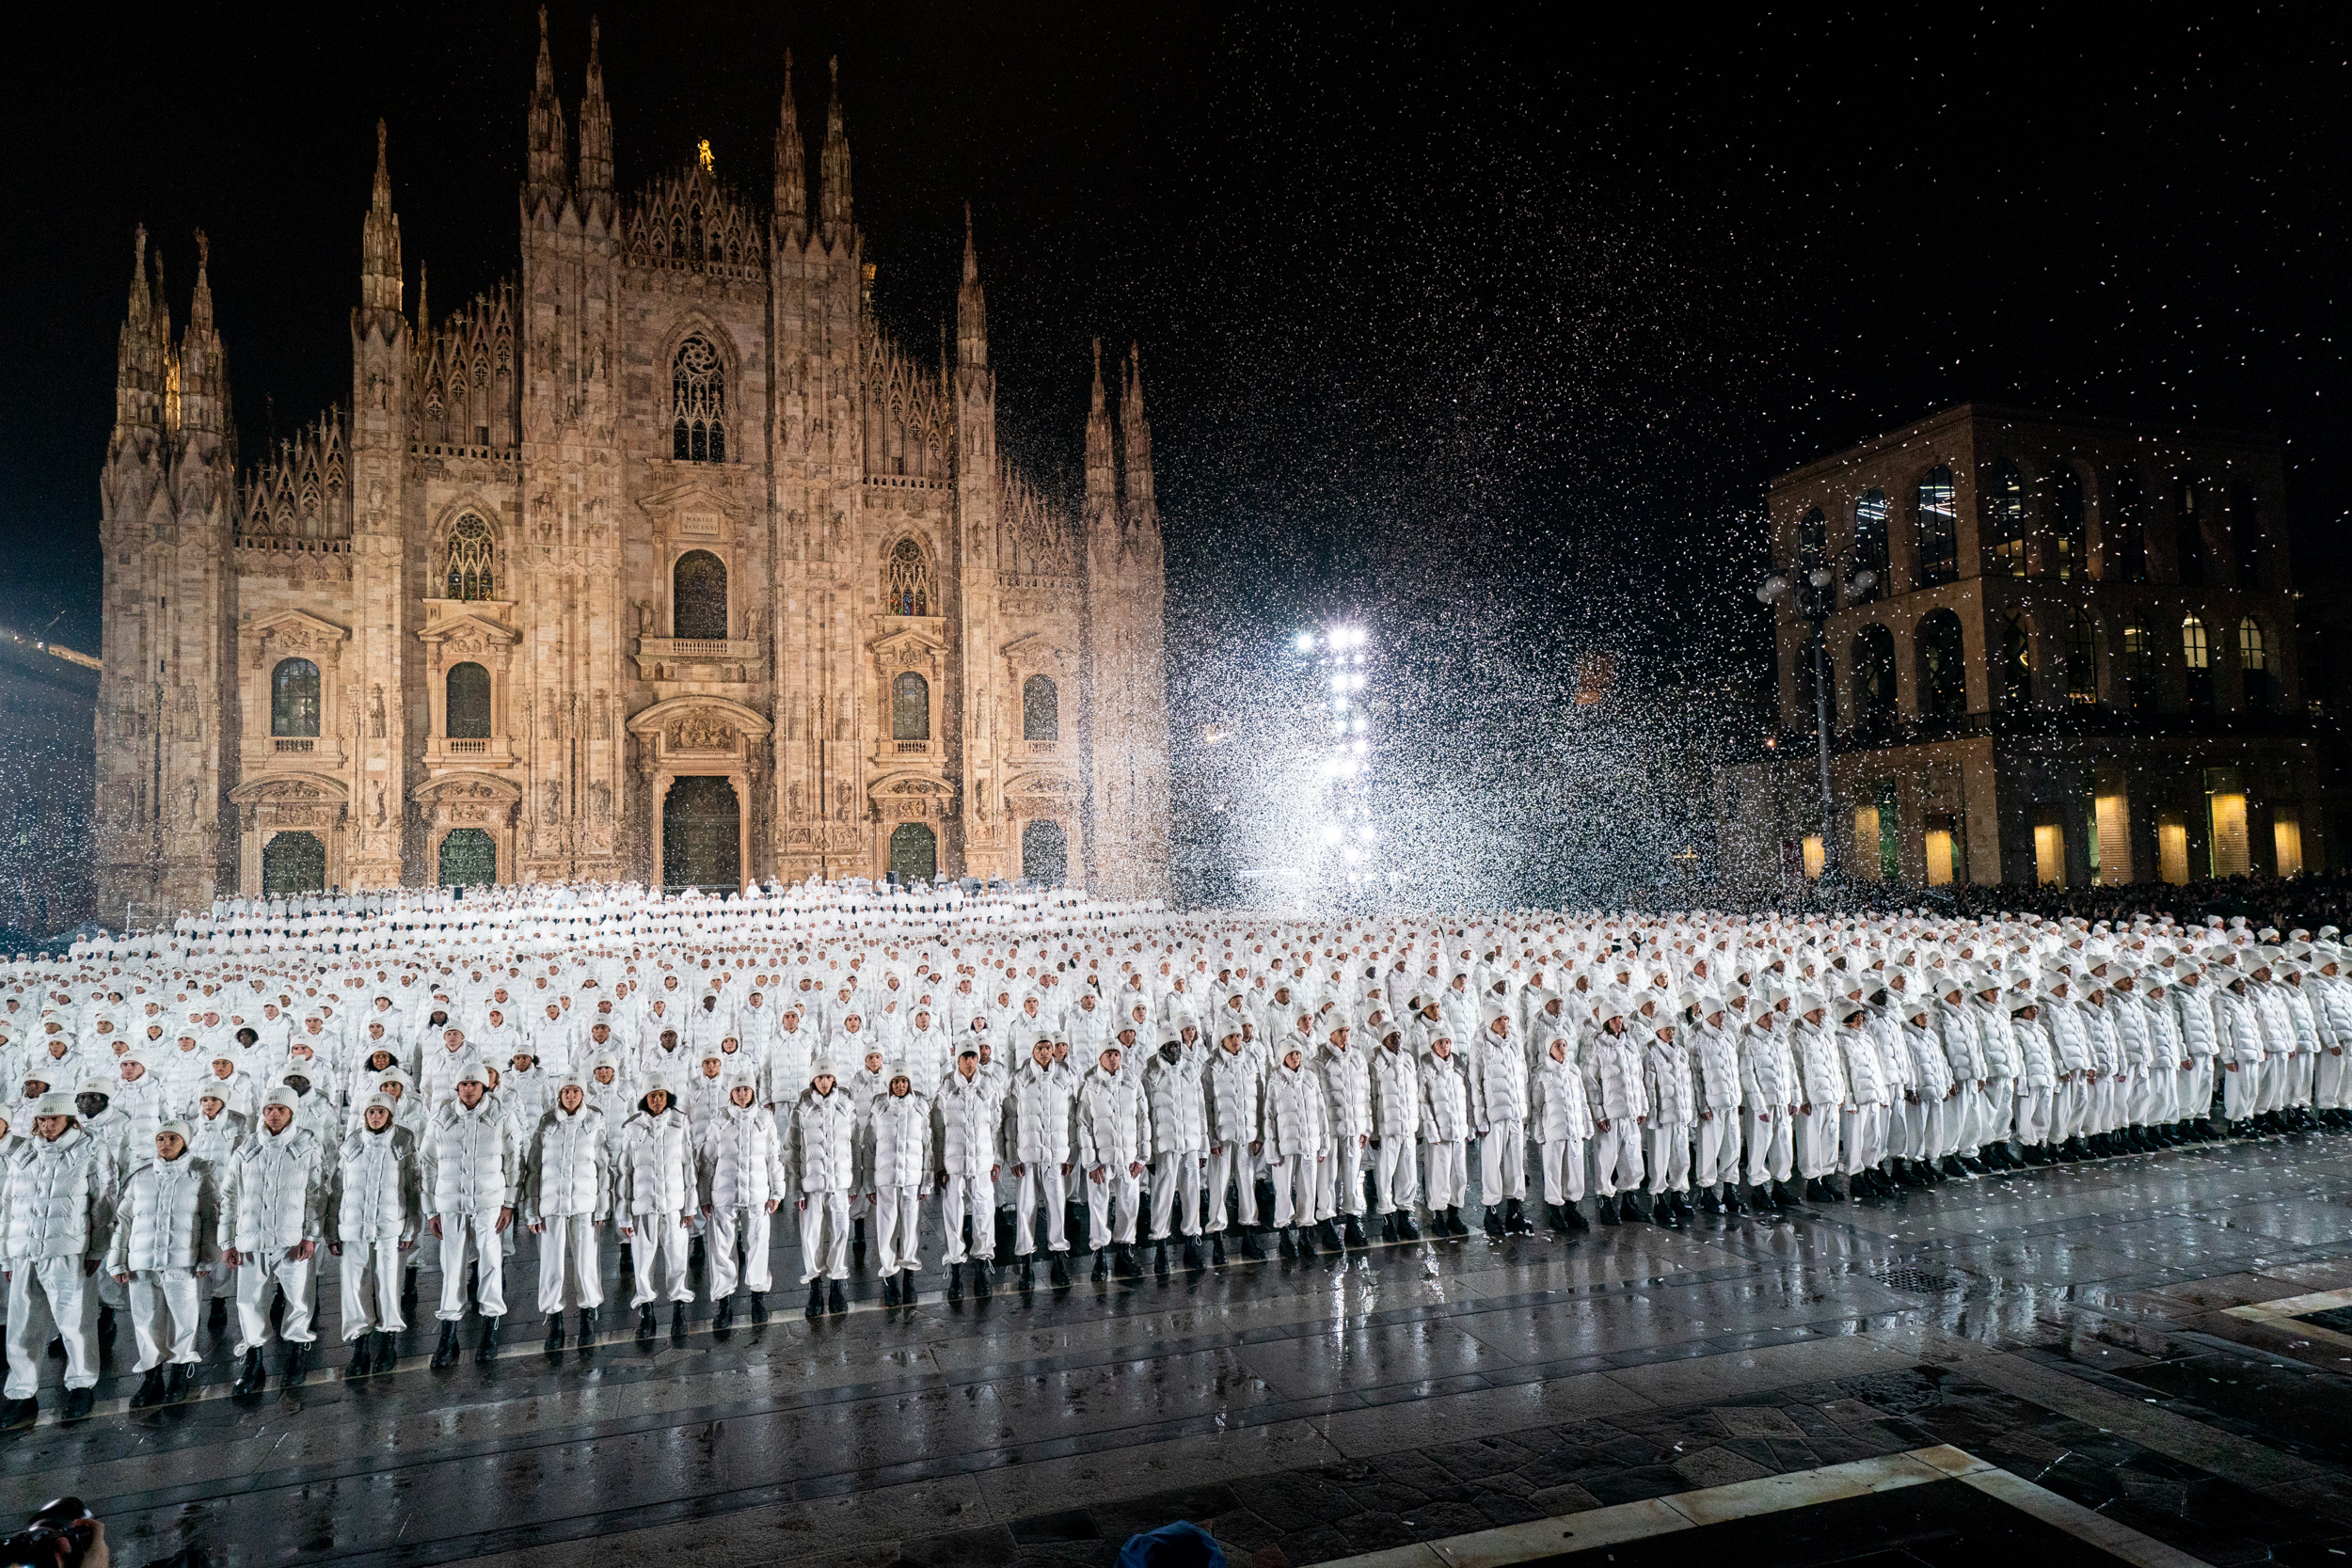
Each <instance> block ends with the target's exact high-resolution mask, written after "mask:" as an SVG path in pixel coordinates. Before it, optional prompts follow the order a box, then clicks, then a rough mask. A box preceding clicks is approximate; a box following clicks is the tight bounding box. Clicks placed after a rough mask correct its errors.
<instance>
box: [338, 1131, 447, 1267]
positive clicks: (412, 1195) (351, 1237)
mask: <svg viewBox="0 0 2352 1568" xmlns="http://www.w3.org/2000/svg"><path fill="white" fill-rule="evenodd" d="M416 1154H417V1150H416V1142H415V1140H414V1139H412V1138H410V1137H409V1135H408V1134H407V1132H405V1131H404V1130H403V1129H402V1128H401V1127H400V1125H399V1124H398V1123H396V1122H395V1123H392V1124H390V1125H388V1126H387V1127H386V1128H385V1129H384V1131H383V1132H369V1131H368V1129H367V1127H366V1126H365V1125H364V1124H362V1125H360V1126H358V1127H355V1128H353V1129H352V1130H351V1131H350V1132H348V1133H346V1134H344V1137H343V1146H342V1153H341V1155H340V1156H339V1157H338V1159H337V1162H336V1168H335V1193H334V1196H333V1198H332V1200H331V1201H329V1203H328V1204H327V1206H326V1239H327V1240H328V1241H330V1242H338V1243H352V1244H354V1245H365V1244H367V1243H373V1242H412V1241H415V1240H416V1238H417V1232H418V1231H420V1230H421V1229H422V1228H423V1227H424V1195H423V1189H422V1186H421V1182H420V1180H419V1177H418V1172H417V1158H416Z"/></svg>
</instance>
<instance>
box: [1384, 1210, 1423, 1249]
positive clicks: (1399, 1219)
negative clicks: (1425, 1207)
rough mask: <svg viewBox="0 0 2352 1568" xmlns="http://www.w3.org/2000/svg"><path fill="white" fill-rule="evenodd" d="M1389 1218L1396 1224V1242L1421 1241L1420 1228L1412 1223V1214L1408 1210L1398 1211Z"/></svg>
mask: <svg viewBox="0 0 2352 1568" xmlns="http://www.w3.org/2000/svg"><path fill="white" fill-rule="evenodd" d="M1390 1218H1391V1220H1393V1221H1394V1222H1395V1224H1396V1239H1397V1240H1398V1241H1400V1242H1418V1241H1420V1240H1421V1227H1419V1226H1417V1225H1415V1224H1414V1223H1413V1212H1412V1211H1411V1210H1410V1209H1399V1210H1398V1211H1397V1212H1395V1213H1394V1214H1392V1215H1391V1216H1390Z"/></svg>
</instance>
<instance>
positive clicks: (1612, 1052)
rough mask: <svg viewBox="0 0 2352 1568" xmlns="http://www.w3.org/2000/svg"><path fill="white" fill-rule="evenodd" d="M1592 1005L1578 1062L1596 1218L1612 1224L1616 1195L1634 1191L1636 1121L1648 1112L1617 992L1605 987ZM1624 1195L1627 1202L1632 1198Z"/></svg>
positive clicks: (1637, 1185) (1636, 1049)
mask: <svg viewBox="0 0 2352 1568" xmlns="http://www.w3.org/2000/svg"><path fill="white" fill-rule="evenodd" d="M1597 1010H1598V1012H1599V1015H1600V1027H1599V1028H1597V1029H1596V1030H1594V1031H1593V1034H1592V1037H1591V1038H1589V1039H1587V1040H1586V1041H1585V1042H1584V1052H1583V1059H1582V1060H1581V1062H1580V1063H1579V1064H1578V1068H1579V1070H1580V1071H1581V1074H1582V1076H1583V1079H1584V1094H1585V1101H1586V1103H1587V1104H1588V1105H1589V1106H1590V1107H1591V1109H1592V1112H1593V1186H1594V1189H1595V1191H1597V1193H1598V1194H1599V1195H1600V1202H1599V1204H1598V1205H1597V1208H1598V1212H1599V1219H1600V1223H1601V1224H1603V1225H1616V1224H1618V1223H1619V1222H1620V1220H1621V1219H1622V1218H1623V1214H1622V1213H1621V1212H1620V1210H1619V1207H1618V1203H1617V1195H1618V1194H1620V1193H1634V1192H1638V1191H1639V1190H1640V1189H1641V1185H1642V1123H1643V1121H1644V1120H1645V1118H1646V1117H1648V1116H1649V1092H1648V1089H1647V1087H1646V1085H1645V1082H1644V1071H1643V1068H1644V1063H1643V1059H1642V1047H1641V1044H1640V1042H1639V1041H1638V1040H1636V1039H1635V1038H1634V1037H1633V1031H1632V1030H1631V1029H1629V1028H1628V1027H1627V1026H1626V1017H1625V1002H1624V997H1623V995H1622V993H1619V992H1612V993H1610V996H1609V999H1608V1000H1606V1001H1604V1002H1603V1003H1602V1004H1601V1005H1600V1006H1599V1008H1598V1009H1597ZM1626 1201H1627V1206H1628V1207H1630V1205H1631V1203H1632V1199H1631V1198H1628V1199H1627V1200H1626ZM1634 1217H1635V1218H1637V1219H1638V1218H1640V1215H1639V1214H1638V1213H1636V1214H1635V1215H1634Z"/></svg>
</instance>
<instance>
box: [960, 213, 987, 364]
mask: <svg viewBox="0 0 2352 1568" xmlns="http://www.w3.org/2000/svg"><path fill="white" fill-rule="evenodd" d="M956 363H957V364H959V365H969V366H972V367H973V368H975V369H977V368H978V367H979V366H982V365H985V364H987V363H988V298H987V296H986V295H985V294H983V293H981V292H980V253H979V249H978V247H977V246H976V245H974V244H973V243H972V203H970V202H969V201H967V202H965V203H964V204H963V287H962V288H961V289H960V290H958V291H957V292H956Z"/></svg>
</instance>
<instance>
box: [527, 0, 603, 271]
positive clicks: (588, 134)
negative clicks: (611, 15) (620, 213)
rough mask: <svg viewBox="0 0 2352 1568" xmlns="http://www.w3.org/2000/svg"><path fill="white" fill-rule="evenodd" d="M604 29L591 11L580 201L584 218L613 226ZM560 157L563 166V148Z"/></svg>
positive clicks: (582, 118) (582, 115)
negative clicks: (603, 53)
mask: <svg viewBox="0 0 2352 1568" xmlns="http://www.w3.org/2000/svg"><path fill="white" fill-rule="evenodd" d="M602 32H603V28H602V26H601V24H599V23H598V22H597V20H596V17H595V16H594V15H593V14H591V15H590V17H589V18H588V90H587V91H586V93H585V94H584V95H582V97H581V98H580V207H581V209H582V210H581V213H580V216H581V217H582V218H583V219H586V220H588V221H592V222H593V221H595V220H596V219H597V218H599V217H600V218H601V219H602V220H603V221H604V224H605V226H606V227H607V228H610V227H611V226H612V111H611V110H610V109H609V108H607V107H606V105H605V102H604V61H603V58H602V56H601V47H600V46H601V43H602V39H601V36H600V35H601V34H602ZM542 57H544V55H543V56H542ZM558 159H559V163H558V166H559V167H560V166H561V153H560V150H559V154H558Z"/></svg>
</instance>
